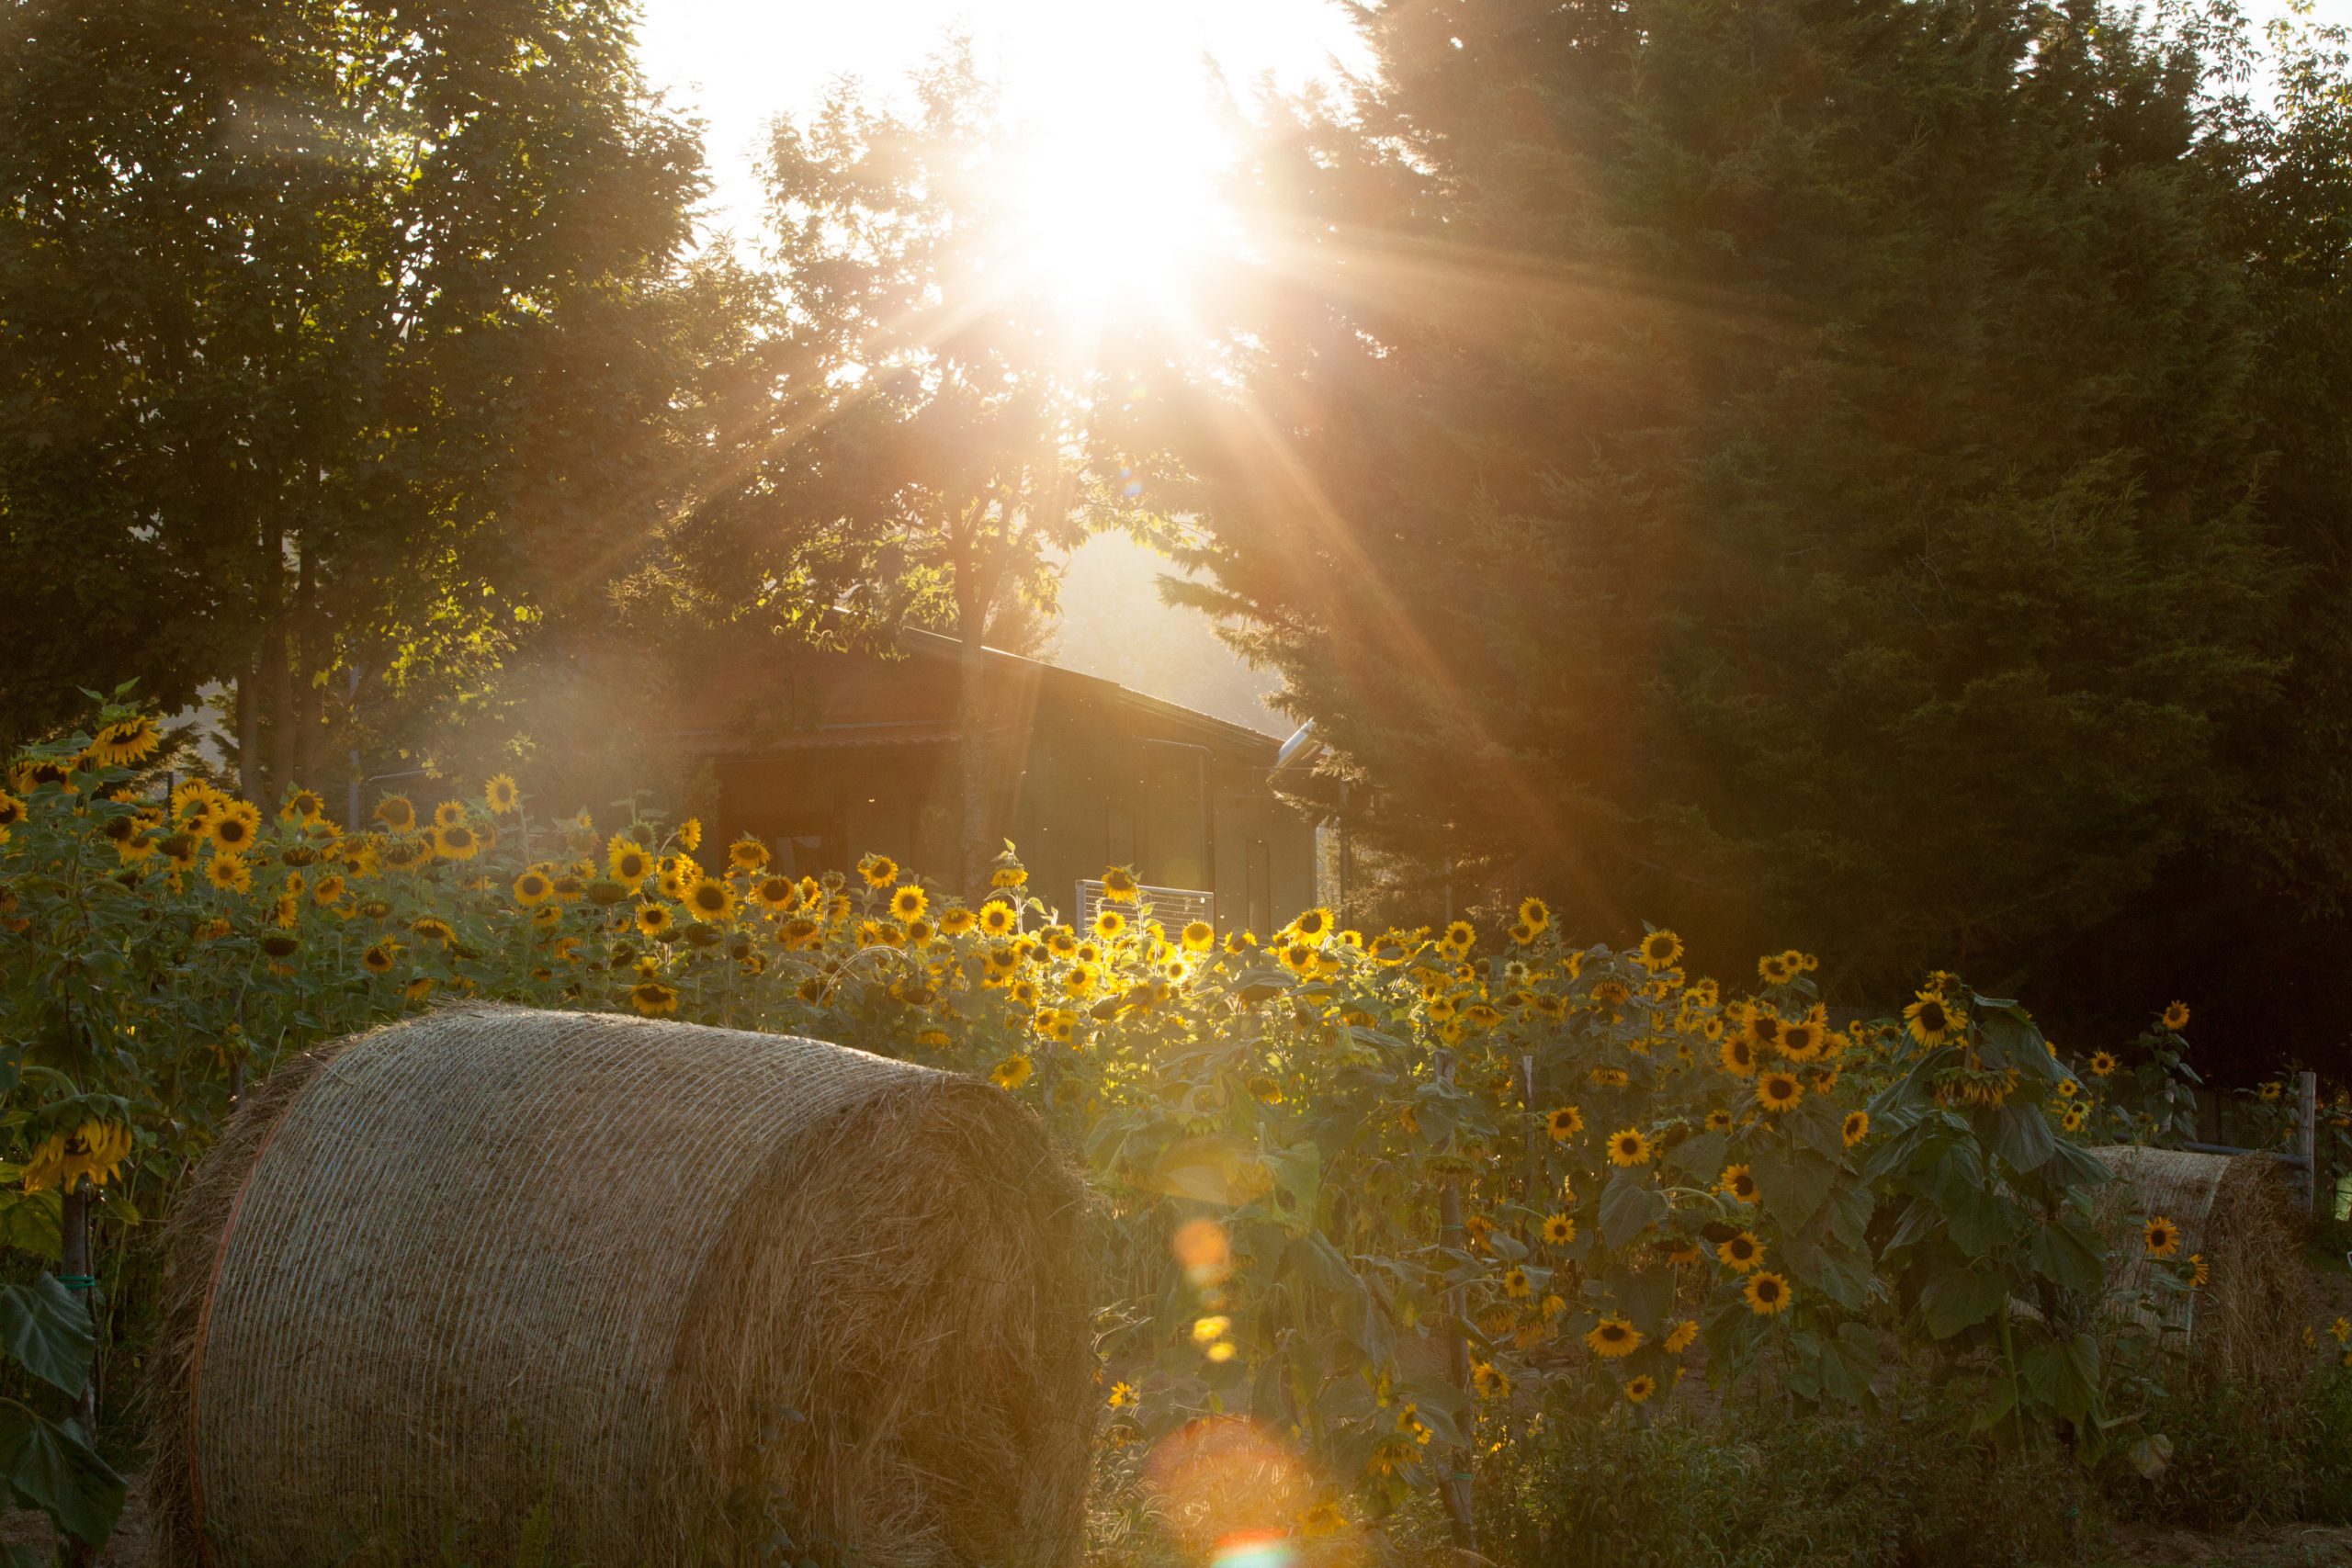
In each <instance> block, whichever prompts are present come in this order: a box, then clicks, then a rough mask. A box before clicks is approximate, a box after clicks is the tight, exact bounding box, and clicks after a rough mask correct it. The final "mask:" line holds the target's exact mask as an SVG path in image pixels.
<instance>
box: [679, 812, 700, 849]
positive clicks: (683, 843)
mask: <svg viewBox="0 0 2352 1568" xmlns="http://www.w3.org/2000/svg"><path fill="white" fill-rule="evenodd" d="M678 843H679V845H680V847H682V848H684V850H685V851H686V852H688V853H692V852H694V851H695V850H698V849H700V848H702V818H699V817H689V818H686V819H685V820H684V821H683V822H681V823H679V824H678Z"/></svg>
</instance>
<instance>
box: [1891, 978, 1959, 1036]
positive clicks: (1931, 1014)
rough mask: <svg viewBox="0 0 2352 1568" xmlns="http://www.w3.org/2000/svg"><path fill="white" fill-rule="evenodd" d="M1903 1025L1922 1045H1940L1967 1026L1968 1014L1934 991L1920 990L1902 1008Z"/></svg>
mask: <svg viewBox="0 0 2352 1568" xmlns="http://www.w3.org/2000/svg"><path fill="white" fill-rule="evenodd" d="M1903 1027H1904V1028H1905V1029H1906V1030H1908V1031H1909V1032H1910V1034H1911V1038H1912V1039H1914V1040H1917V1042H1918V1043H1920V1044H1922V1045H1940V1044H1942V1043H1944V1042H1945V1041H1947V1040H1949V1039H1951V1037H1952V1036H1953V1035H1955V1034H1958V1033H1959V1032H1961V1031H1962V1030H1963V1029H1965V1028H1967V1027H1968V1015H1967V1014H1966V1013H1964V1012H1962V1010H1960V1009H1959V1008H1957V1007H1954V1006H1953V1005H1952V1004H1951V1003H1950V1002H1948V1001H1946V1000H1944V998H1943V997H1942V996H1941V995H1940V994H1939V993H1938V992H1936V991H1931V990H1930V991H1921V992H1919V993H1918V999H1917V1000H1916V1001H1914V1002H1913V1003H1912V1004H1911V1005H1910V1006H1909V1007H1907V1008H1905V1009H1904V1010H1903Z"/></svg>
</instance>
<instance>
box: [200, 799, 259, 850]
mask: <svg viewBox="0 0 2352 1568" xmlns="http://www.w3.org/2000/svg"><path fill="white" fill-rule="evenodd" d="M204 836H205V837H206V838H208V839H210V840H212V843H213V847H214V848H216V849H219V850H221V851H224V852H227V853H230V854H232V855H241V854H243V853H244V852H246V851H247V850H250V849H252V848H253V847H254V844H255V843H257V842H259V841H260V839H261V808H260V807H257V806H255V805H254V803H253V802H252V801H250V800H229V801H223V802H222V803H220V805H219V806H218V807H215V808H214V809H213V811H212V814H211V815H210V816H209V817H207V818H205V819H204Z"/></svg>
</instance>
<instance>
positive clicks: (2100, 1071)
mask: <svg viewBox="0 0 2352 1568" xmlns="http://www.w3.org/2000/svg"><path fill="white" fill-rule="evenodd" d="M2119 1066H2122V1064H2121V1063H2120V1062H2118V1061H2117V1060H2116V1059H2115V1057H2114V1056H2113V1055H2110V1054H2109V1053H2108V1052H2105V1051H2094V1052H2092V1053H2091V1077H2095V1078H2103V1077H2109V1076H2110V1075H2111V1074H2113V1072H2114V1071H2115V1069H2116V1068H2117V1067H2119Z"/></svg>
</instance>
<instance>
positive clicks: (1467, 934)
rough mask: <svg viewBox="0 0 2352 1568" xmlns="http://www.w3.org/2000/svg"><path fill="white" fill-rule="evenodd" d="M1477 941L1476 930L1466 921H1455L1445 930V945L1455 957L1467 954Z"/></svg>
mask: <svg viewBox="0 0 2352 1568" xmlns="http://www.w3.org/2000/svg"><path fill="white" fill-rule="evenodd" d="M1477 940H1478V930H1477V928H1476V926H1473V925H1472V924H1471V923H1470V922H1469V921H1467V920H1456V921H1454V922H1453V924H1452V925H1450V926H1448V927H1446V928H1445V945H1446V946H1448V947H1450V948H1452V949H1453V951H1454V953H1456V954H1457V955H1458V954H1461V953H1467V952H1469V951H1470V949H1471V946H1472V945H1473V944H1474V943H1476V942H1477Z"/></svg>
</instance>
